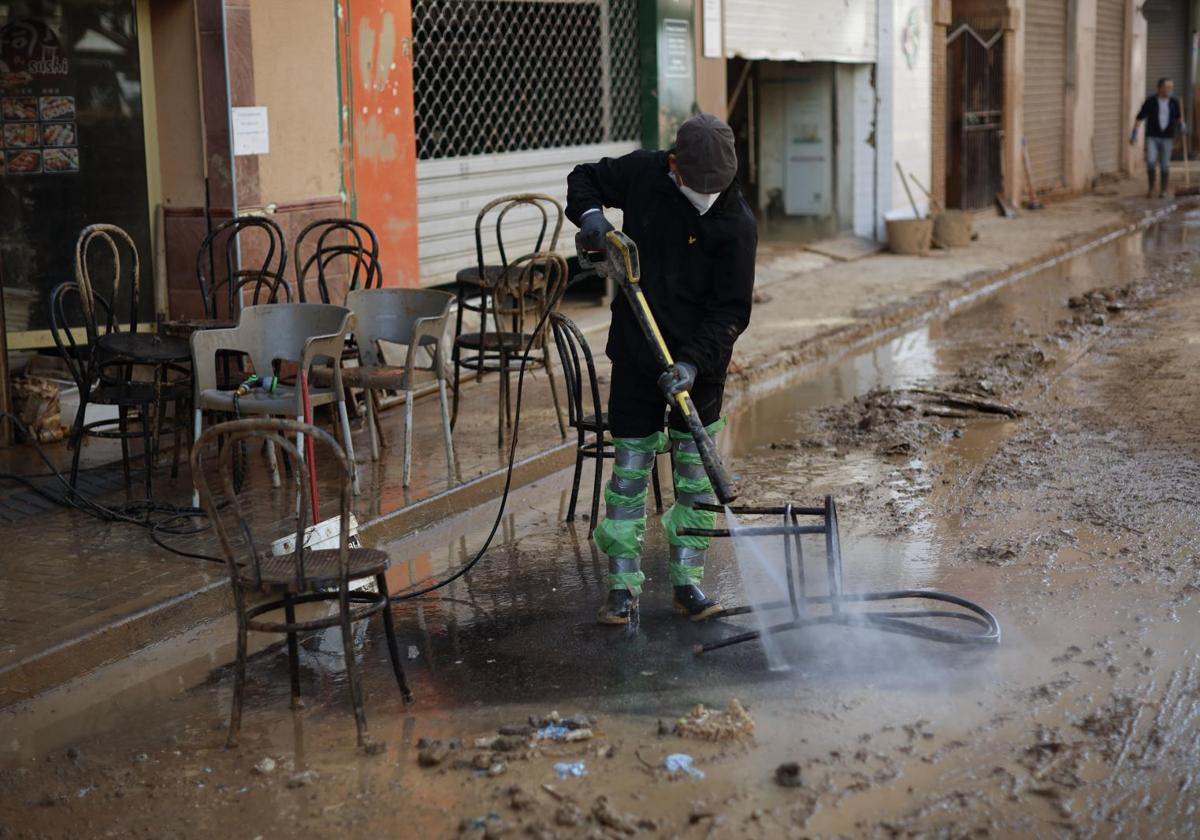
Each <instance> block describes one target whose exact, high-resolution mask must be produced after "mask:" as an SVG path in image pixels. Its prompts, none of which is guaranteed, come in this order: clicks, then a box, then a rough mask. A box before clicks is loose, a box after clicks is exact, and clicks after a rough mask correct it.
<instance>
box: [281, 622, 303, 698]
mask: <svg viewBox="0 0 1200 840" xmlns="http://www.w3.org/2000/svg"><path fill="white" fill-rule="evenodd" d="M283 615H284V619H285V620H286V621H287V623H288V624H289V625H293V624H295V623H296V607H295V605H294V604H293V603H292V599H291V598H288V599H286V601H285V602H284V607H283ZM287 648H288V670H289V671H291V674H292V708H293V709H302V708H304V701H302V700H301V699H300V644H299V641H298V640H297V634H296V632H295V631H292V632H290V633H288V634H287Z"/></svg>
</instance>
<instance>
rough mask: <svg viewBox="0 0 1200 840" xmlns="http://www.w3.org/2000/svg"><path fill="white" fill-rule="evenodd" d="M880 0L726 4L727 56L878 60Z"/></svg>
mask: <svg viewBox="0 0 1200 840" xmlns="http://www.w3.org/2000/svg"><path fill="white" fill-rule="evenodd" d="M875 5H876V0H725V55H726V56H727V57H729V58H733V57H741V58H763V59H771V60H773V61H866V62H870V61H874V60H875V34H876V23H875Z"/></svg>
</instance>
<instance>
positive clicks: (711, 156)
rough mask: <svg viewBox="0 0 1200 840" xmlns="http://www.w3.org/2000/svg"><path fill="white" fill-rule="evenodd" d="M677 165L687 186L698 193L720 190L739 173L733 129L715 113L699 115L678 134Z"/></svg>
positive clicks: (681, 128)
mask: <svg viewBox="0 0 1200 840" xmlns="http://www.w3.org/2000/svg"><path fill="white" fill-rule="evenodd" d="M675 164H676V165H677V166H678V167H679V174H680V175H682V176H683V183H684V186H686V187H688V188H690V189H693V190H695V191H696V192H698V193H719V192H722V191H724V189H725V188H726V187H728V186H729V185H730V184H732V183H733V179H734V177H736V176H737V151H736V150H735V148H734V145H733V129H731V128H730V127H729V126H728V125H726V124H725V121H724V120H722V119H720V118H719V117H714V116H713V115H712V114H697V115H696V116H694V117H691V118H690V119H688V121H687V122H685V123H684V124H683V125H681V126H679V131H678V133H676V135H675Z"/></svg>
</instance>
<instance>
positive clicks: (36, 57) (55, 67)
mask: <svg viewBox="0 0 1200 840" xmlns="http://www.w3.org/2000/svg"><path fill="white" fill-rule="evenodd" d="M70 69H71V63H70V61H69V60H68V59H67V55H66V51H65V50H63V47H62V43H61V42H60V41H59V40H58V35H57V34H55V32H54V30H53V29H51V28H50V27H49V26H48V25H47V24H46V23H45V22H44V21H40V20H32V19H29V18H27V19H25V20H19V21H15V22H13V23H10V24H9V25H8V26H5V27H4V28H3V29H0V72H4V73H8V74H10V75H13V76H16V75H21V74H28V75H29V76H33V77H42V78H45V77H53V76H66V75H67V74H68V73H69V72H70ZM30 81H32V79H31V80H30Z"/></svg>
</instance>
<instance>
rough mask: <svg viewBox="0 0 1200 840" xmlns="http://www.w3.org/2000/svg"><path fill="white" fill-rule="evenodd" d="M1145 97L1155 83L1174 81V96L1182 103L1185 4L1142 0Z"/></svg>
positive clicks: (1185, 67) (1175, 0)
mask: <svg viewBox="0 0 1200 840" xmlns="http://www.w3.org/2000/svg"><path fill="white" fill-rule="evenodd" d="M1142 16H1143V17H1145V18H1146V95H1147V96H1149V95H1150V94H1152V93H1154V87H1155V85H1156V84H1157V82H1158V80H1159V79H1161V78H1163V77H1166V78H1169V79H1174V80H1175V95H1176V96H1178V97H1179V99H1180V101H1181V102H1186V101H1187V97H1186V96H1184V95H1183V94H1184V92H1185V91H1186V90H1187V82H1188V62H1187V54H1188V2H1187V0H1146V5H1145V6H1143V7H1142Z"/></svg>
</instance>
